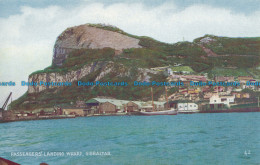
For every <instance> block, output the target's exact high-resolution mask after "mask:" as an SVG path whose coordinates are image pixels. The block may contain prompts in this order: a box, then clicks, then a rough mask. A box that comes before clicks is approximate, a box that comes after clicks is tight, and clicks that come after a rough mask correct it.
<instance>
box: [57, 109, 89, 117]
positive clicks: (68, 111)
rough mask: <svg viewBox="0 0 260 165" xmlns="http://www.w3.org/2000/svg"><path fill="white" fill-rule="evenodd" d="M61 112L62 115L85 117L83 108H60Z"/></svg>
mask: <svg viewBox="0 0 260 165" xmlns="http://www.w3.org/2000/svg"><path fill="white" fill-rule="evenodd" d="M62 111H63V114H64V115H75V116H85V112H84V109H83V108H74V107H67V108H62Z"/></svg>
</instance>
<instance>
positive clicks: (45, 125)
mask: <svg viewBox="0 0 260 165" xmlns="http://www.w3.org/2000/svg"><path fill="white" fill-rule="evenodd" d="M0 157H3V158H6V159H9V160H12V161H14V162H17V163H20V164H23V165H27V164H28V165H32V164H40V163H42V162H46V163H48V164H50V165H59V164H61V165H63V164H64V165H82V164H107V165H111V164H140V165H145V164H171V165H189V164H198V165H203V164H205V165H209V164H219V165H233V164H236V165H239V164H247V165H249V164H252V165H253V164H260V113H257V112H256V113H218V114H213V113H212V114H187V115H184V114H182V115H176V116H106V117H81V118H74V119H57V120H39V121H21V122H13V123H2V124H0Z"/></svg>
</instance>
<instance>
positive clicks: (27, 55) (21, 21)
mask: <svg viewBox="0 0 260 165" xmlns="http://www.w3.org/2000/svg"><path fill="white" fill-rule="evenodd" d="M85 23H107V24H111V25H115V26H117V27H119V28H121V29H123V30H124V31H126V32H128V33H131V34H134V35H146V36H150V37H153V38H155V39H157V40H160V41H163V42H169V43H174V42H178V41H181V40H182V39H183V38H185V40H188V41H192V40H193V39H195V38H197V37H200V36H203V35H205V34H213V35H219V36H228V37H253V36H254V37H255V36H260V0H173V1H155V0H143V1H138V0H131V1H130V0H128V1H127V0H125V1H119V0H109V1H105V0H97V1H93V0H80V1H76V0H56V1H55V0H48V1H47V0H0V57H1V58H0V82H1V81H15V82H16V83H17V86H16V87H11V88H7V87H0V92H1V93H0V106H2V102H3V100H4V98H6V97H7V95H8V93H9V92H10V91H13V92H14V98H17V97H18V96H20V95H21V94H23V93H24V92H25V91H26V90H27V87H21V86H20V81H27V79H28V75H29V74H30V73H32V72H34V71H36V70H40V69H44V68H45V67H47V66H49V65H50V64H51V60H52V50H53V45H54V43H55V40H56V37H57V36H58V35H59V34H60V33H61V32H62V31H63V30H65V29H66V28H67V27H69V26H75V25H80V24H85Z"/></svg>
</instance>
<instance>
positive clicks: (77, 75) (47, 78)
mask: <svg viewBox="0 0 260 165" xmlns="http://www.w3.org/2000/svg"><path fill="white" fill-rule="evenodd" d="M112 68H113V63H112V62H110V63H105V62H93V63H91V64H89V65H85V66H83V67H82V68H81V69H79V70H75V71H70V72H68V73H66V74H61V73H40V74H33V75H31V76H30V77H29V82H41V81H42V82H74V81H78V80H80V79H81V78H83V77H85V76H87V75H88V74H90V73H92V72H95V71H97V70H99V69H101V73H100V77H103V76H105V75H106V74H107V73H109V72H110V71H111V70H112ZM59 87H62V86H44V85H41V86H38V85H37V86H29V88H28V93H29V94H32V93H38V92H41V91H43V90H46V89H48V88H59Z"/></svg>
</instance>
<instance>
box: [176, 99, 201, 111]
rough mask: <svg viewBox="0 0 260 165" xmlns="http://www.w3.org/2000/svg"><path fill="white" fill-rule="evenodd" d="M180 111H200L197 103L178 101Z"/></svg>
mask: <svg viewBox="0 0 260 165" xmlns="http://www.w3.org/2000/svg"><path fill="white" fill-rule="evenodd" d="M177 108H178V112H180V113H182V112H183V113H185V112H198V105H197V104H196V103H191V102H187V103H178V104H177Z"/></svg>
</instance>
